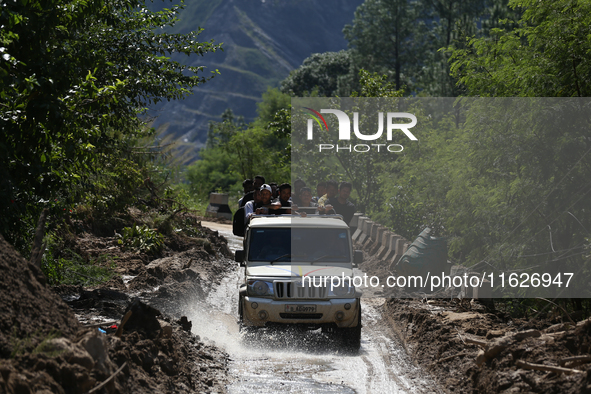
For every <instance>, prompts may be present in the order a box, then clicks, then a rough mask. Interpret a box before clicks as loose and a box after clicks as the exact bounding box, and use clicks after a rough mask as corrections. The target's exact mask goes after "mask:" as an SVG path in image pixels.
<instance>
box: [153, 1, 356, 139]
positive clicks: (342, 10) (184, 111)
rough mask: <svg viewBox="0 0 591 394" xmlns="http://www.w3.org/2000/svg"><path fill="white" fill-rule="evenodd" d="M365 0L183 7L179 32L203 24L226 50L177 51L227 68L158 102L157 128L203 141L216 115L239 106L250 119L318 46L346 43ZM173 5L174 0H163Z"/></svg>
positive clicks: (197, 63)
mask: <svg viewBox="0 0 591 394" xmlns="http://www.w3.org/2000/svg"><path fill="white" fill-rule="evenodd" d="M362 2H363V1H362V0H289V1H287V0H239V1H238V0H192V1H189V2H187V7H186V8H185V10H184V11H183V12H182V13H181V14H180V16H179V18H180V21H179V23H178V24H177V25H176V26H175V29H176V31H177V32H181V33H183V32H187V31H190V30H195V29H197V28H198V27H203V28H204V29H205V31H204V32H203V33H202V34H201V35H200V37H201V40H203V41H205V40H210V39H214V40H215V41H216V42H223V43H224V45H223V48H224V51H223V52H217V53H215V54H207V55H206V56H204V57H198V56H195V57H191V58H188V59H187V57H186V56H184V55H182V56H179V57H178V58H175V60H177V61H179V62H189V63H190V64H191V65H193V66H200V65H205V66H206V67H207V71H206V73H209V71H211V70H215V69H218V70H219V71H220V73H221V75H218V76H217V77H216V78H214V79H213V80H211V81H209V82H207V83H206V84H205V85H203V86H202V87H200V88H197V89H195V94H194V95H192V96H191V97H189V98H187V99H185V100H183V101H173V102H167V103H163V104H161V105H159V106H157V107H155V108H153V109H152V111H151V115H153V116H157V117H158V118H157V120H156V122H155V124H154V126H155V127H166V133H172V134H173V135H174V136H175V137H176V138H178V139H181V140H183V141H185V142H190V143H192V145H193V146H194V147H199V146H201V145H202V144H203V143H204V142H205V138H206V132H207V125H208V122H209V121H210V120H219V119H220V115H221V113H222V112H223V111H224V110H225V109H227V108H231V109H232V110H233V111H234V113H236V114H238V115H243V116H244V117H245V118H246V119H247V121H248V120H252V119H253V118H254V117H255V115H256V103H257V101H259V100H260V98H261V94H262V93H263V92H265V91H266V90H267V87H268V86H278V85H279V82H280V81H281V80H282V79H284V78H285V77H286V76H287V75H288V74H289V72H290V71H291V70H293V69H295V68H297V67H298V66H299V65H300V64H301V63H302V61H303V60H304V59H305V58H307V57H308V56H310V55H311V54H312V53H318V52H326V51H338V50H341V49H344V48H346V46H347V42H346V41H345V39H344V38H343V34H342V29H343V27H344V26H345V25H346V24H350V23H351V22H352V20H353V15H354V12H355V9H356V8H357V7H358V6H359V4H361V3H362ZM159 6H160V7H163V6H169V5H168V3H167V4H164V5H161V4H159Z"/></svg>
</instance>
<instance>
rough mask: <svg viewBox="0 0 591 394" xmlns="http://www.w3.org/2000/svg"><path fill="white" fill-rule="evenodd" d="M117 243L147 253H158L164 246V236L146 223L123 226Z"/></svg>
mask: <svg viewBox="0 0 591 394" xmlns="http://www.w3.org/2000/svg"><path fill="white" fill-rule="evenodd" d="M122 232H123V235H122V237H121V239H120V240H119V243H120V244H121V245H123V247H124V248H125V249H131V250H135V251H140V252H143V253H147V254H158V253H160V252H161V251H162V248H163V247H164V237H163V236H162V234H159V233H158V232H157V231H156V230H154V229H151V228H149V227H148V226H146V225H143V226H133V227H124V228H123V231H122Z"/></svg>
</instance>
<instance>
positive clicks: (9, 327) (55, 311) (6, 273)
mask: <svg viewBox="0 0 591 394" xmlns="http://www.w3.org/2000/svg"><path fill="white" fill-rule="evenodd" d="M0 289H2V290H1V291H0V305H2V308H1V309H0V357H1V358H8V357H10V356H11V355H15V354H16V353H19V352H28V351H32V350H33V349H34V348H35V347H36V346H37V345H39V343H40V342H41V341H43V339H44V338H46V337H47V336H48V335H50V334H52V335H66V336H68V335H72V334H74V333H76V331H77V330H78V328H79V324H78V320H77V319H76V317H75V316H74V314H73V313H72V311H71V310H70V309H69V308H68V306H67V305H66V304H65V303H64V302H63V301H62V300H61V299H60V298H59V297H58V296H57V295H56V294H55V293H53V292H52V291H51V289H50V288H49V287H48V286H47V285H46V284H45V277H44V276H43V274H42V273H41V271H40V270H39V269H38V268H37V267H36V266H34V265H32V264H29V263H28V262H27V261H26V260H25V259H24V258H23V257H22V256H21V255H20V254H19V253H18V252H16V251H15V250H14V248H13V247H12V246H11V245H10V244H9V243H8V242H6V241H5V240H4V238H3V237H2V236H1V235H0Z"/></svg>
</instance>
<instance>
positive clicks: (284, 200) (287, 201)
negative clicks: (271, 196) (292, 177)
mask: <svg viewBox="0 0 591 394" xmlns="http://www.w3.org/2000/svg"><path fill="white" fill-rule="evenodd" d="M274 204H279V205H280V207H281V208H284V209H277V210H276V211H275V212H274V213H275V215H283V214H291V209H287V208H291V185H290V184H289V183H282V184H281V185H279V198H278V199H277V200H275V201H274Z"/></svg>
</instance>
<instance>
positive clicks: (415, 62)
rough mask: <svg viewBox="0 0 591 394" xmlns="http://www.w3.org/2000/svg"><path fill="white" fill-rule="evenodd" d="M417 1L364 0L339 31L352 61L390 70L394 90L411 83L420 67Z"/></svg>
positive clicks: (367, 67)
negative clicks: (353, 15)
mask: <svg viewBox="0 0 591 394" xmlns="http://www.w3.org/2000/svg"><path fill="white" fill-rule="evenodd" d="M417 4H418V2H417V1H415V0H413V1H407V0H384V1H382V0H368V1H366V2H365V3H363V4H362V5H360V6H359V8H357V10H356V11H355V19H354V20H353V25H347V26H345V29H344V30H343V33H344V35H345V38H346V39H347V40H348V41H349V48H351V49H352V50H353V52H352V56H353V59H354V61H355V63H356V64H358V65H360V67H362V68H364V69H367V70H369V71H375V72H379V73H380V74H386V73H387V74H390V75H392V79H393V81H394V83H395V88H396V90H399V89H402V88H403V86H408V87H412V86H413V84H414V81H413V78H414V77H415V75H417V74H418V72H419V70H420V56H421V55H422V54H423V52H424V50H423V48H422V47H421V46H422V45H423V44H424V43H423V42H422V41H420V40H418V39H417V38H418V37H416V36H415V22H416V19H417V16H418V15H417V11H418V8H417Z"/></svg>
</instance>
